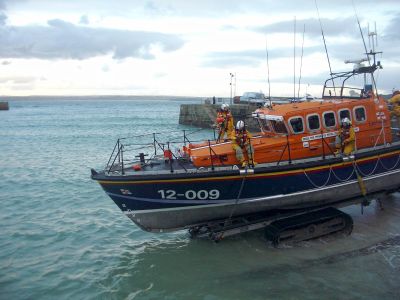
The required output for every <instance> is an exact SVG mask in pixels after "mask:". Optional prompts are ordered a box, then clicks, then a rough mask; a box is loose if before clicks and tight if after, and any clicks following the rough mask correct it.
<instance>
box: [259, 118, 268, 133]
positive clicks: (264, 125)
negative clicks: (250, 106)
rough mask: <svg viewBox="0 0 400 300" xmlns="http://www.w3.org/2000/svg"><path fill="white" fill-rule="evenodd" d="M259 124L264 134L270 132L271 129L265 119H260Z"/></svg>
mask: <svg viewBox="0 0 400 300" xmlns="http://www.w3.org/2000/svg"><path fill="white" fill-rule="evenodd" d="M258 124H259V125H260V128H261V130H262V131H264V132H267V131H268V132H270V131H271V128H270V127H269V124H268V121H267V120H265V119H258Z"/></svg>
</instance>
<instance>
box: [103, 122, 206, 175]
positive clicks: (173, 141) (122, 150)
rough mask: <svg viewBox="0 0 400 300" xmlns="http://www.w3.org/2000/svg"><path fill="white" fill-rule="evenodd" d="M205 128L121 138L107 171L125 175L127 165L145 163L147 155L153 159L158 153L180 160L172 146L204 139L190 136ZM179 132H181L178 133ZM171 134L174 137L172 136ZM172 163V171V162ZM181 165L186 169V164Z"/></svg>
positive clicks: (111, 156)
mask: <svg viewBox="0 0 400 300" xmlns="http://www.w3.org/2000/svg"><path fill="white" fill-rule="evenodd" d="M204 130H205V129H199V130H192V131H188V130H183V131H172V132H157V133H150V134H143V135H135V136H128V137H123V138H119V139H118V140H117V142H116V143H115V146H114V148H113V151H112V153H111V155H110V157H109V159H108V161H107V164H106V166H105V171H106V172H108V173H111V172H115V173H120V174H122V175H123V174H125V170H126V168H127V167H130V166H132V165H134V164H136V163H139V162H140V163H145V157H147V156H149V158H150V159H151V158H154V157H156V156H158V155H162V156H164V155H167V154H168V156H166V158H167V159H169V160H172V159H176V160H178V158H179V156H178V155H177V154H176V153H174V151H173V150H174V149H173V148H172V147H173V146H179V147H178V149H180V148H181V147H182V146H186V145H187V144H188V143H193V142H201V141H203V140H204V139H199V140H194V139H190V138H189V137H190V136H193V135H194V134H196V133H199V132H201V131H204ZM208 131H209V130H208ZM178 133H180V134H179V135H178ZM171 134H172V135H173V137H171ZM165 135H168V136H169V137H168V138H166V137H165ZM178 151H180V150H178ZM170 165H171V172H172V171H173V169H172V164H170ZM181 166H182V168H183V169H184V170H186V168H185V166H183V165H181Z"/></svg>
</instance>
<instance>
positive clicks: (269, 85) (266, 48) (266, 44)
mask: <svg viewBox="0 0 400 300" xmlns="http://www.w3.org/2000/svg"><path fill="white" fill-rule="evenodd" d="M265 51H266V52H267V75H268V78H267V80H268V98H269V105H270V106H271V107H272V100H271V83H270V82H269V58H268V39H267V37H265Z"/></svg>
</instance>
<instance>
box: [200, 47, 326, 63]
mask: <svg viewBox="0 0 400 300" xmlns="http://www.w3.org/2000/svg"><path fill="white" fill-rule="evenodd" d="M300 49H301V48H299V50H298V51H301V50H300ZM322 50H323V48H322V46H321V47H319V46H312V47H305V48H304V55H310V54H313V53H315V52H320V51H322ZM299 53H300V52H299ZM268 56H269V59H274V58H286V57H293V48H275V49H271V50H268ZM266 59H267V54H266V52H265V50H243V51H230V52H228V51H226V52H211V53H209V54H208V55H207V56H206V57H205V59H204V61H205V62H204V63H203V66H205V67H237V66H247V67H253V66H258V65H260V63H264V62H266Z"/></svg>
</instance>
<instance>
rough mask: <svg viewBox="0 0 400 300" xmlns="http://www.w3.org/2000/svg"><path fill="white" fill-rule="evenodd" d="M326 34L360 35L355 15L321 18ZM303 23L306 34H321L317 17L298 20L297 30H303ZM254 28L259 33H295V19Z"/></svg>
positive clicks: (313, 35)
mask: <svg viewBox="0 0 400 300" xmlns="http://www.w3.org/2000/svg"><path fill="white" fill-rule="evenodd" d="M321 23H322V28H323V30H324V35H326V36H328V35H329V36H339V35H340V36H343V35H347V36H356V35H359V29H358V27H357V26H358V25H357V23H356V22H355V20H354V17H349V18H336V19H321ZM303 24H304V25H305V34H306V35H308V36H311V37H316V36H321V27H320V24H319V20H318V19H315V18H310V19H303V20H301V19H300V20H296V27H297V32H298V33H299V32H303ZM252 30H254V31H256V32H259V33H266V34H273V33H293V30H294V20H288V21H281V22H277V23H272V24H269V25H264V26H258V27H254V28H252Z"/></svg>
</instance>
